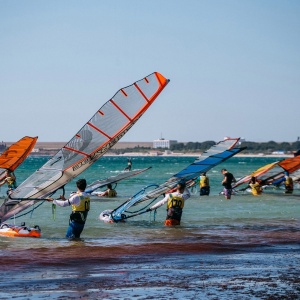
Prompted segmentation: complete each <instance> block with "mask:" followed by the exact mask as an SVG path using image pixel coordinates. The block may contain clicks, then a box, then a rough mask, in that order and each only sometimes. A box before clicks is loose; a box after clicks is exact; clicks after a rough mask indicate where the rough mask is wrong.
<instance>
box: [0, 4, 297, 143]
mask: <svg viewBox="0 0 300 300" xmlns="http://www.w3.org/2000/svg"><path fill="white" fill-rule="evenodd" d="M0 45H1V46H0V99H1V100H0V101H1V121H2V126H1V130H0V141H1V140H2V141H7V142H15V141H17V140H19V139H21V138H22V137H23V136H25V135H28V136H38V137H39V141H40V142H51V141H61V142H64V141H65V142H67V141H69V140H70V139H71V138H72V137H73V136H74V135H75V133H76V132H77V131H78V130H79V129H80V128H81V127H82V126H83V125H84V124H85V123H86V122H87V121H88V120H89V119H90V118H91V117H92V115H93V114H94V113H95V112H96V111H97V110H98V109H99V108H100V107H101V106H102V105H103V104H104V103H105V102H106V101H108V100H109V99H110V98H111V97H112V96H113V95H114V94H115V93H116V92H117V91H118V90H119V89H120V88H122V87H125V86H128V85H130V84H132V83H133V82H135V81H137V80H140V79H142V78H143V77H145V76H147V75H149V74H151V73H153V72H155V71H157V72H159V73H161V74H162V75H163V76H165V77H166V78H168V79H170V83H169V84H168V85H167V87H166V88H165V89H164V90H163V92H162V93H161V94H160V95H159V97H158V98H157V99H156V100H155V102H154V103H153V105H152V106H151V107H150V108H149V109H148V111H146V113H145V114H144V115H143V116H142V118H141V119H140V120H139V121H138V122H137V123H136V124H135V125H134V126H133V128H131V130H130V131H129V132H128V133H127V134H126V135H125V136H124V137H123V138H122V140H121V141H124V142H136V141H140V142H149V141H150V142H151V141H153V140H155V139H158V138H165V139H172V140H177V141H179V142H203V141H208V140H213V141H220V140H222V139H223V138H224V137H225V136H230V137H243V138H245V139H246V140H247V141H254V142H267V141H275V142H283V141H285V142H294V141H296V140H297V138H298V136H300V126H299V112H300V101H299V100H300V97H299V96H300V55H299V54H300V1H298V0H288V1H282V0H280V1H278V0H251V1H250V0H249V1H240V0H227V1H225V0H206V1H203V0H151V1H141V0H126V1H124V0H111V1H104V0H103V1H101V0H97V1H93V0H82V1H78V0H72V1H66V0H52V1H40V0H30V1H29V0H27V1H17V0H0Z"/></svg>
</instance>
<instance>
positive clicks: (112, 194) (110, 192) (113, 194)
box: [92, 183, 117, 198]
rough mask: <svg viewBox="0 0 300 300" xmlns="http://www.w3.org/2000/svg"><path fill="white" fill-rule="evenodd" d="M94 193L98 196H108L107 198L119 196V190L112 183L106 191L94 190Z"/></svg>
mask: <svg viewBox="0 0 300 300" xmlns="http://www.w3.org/2000/svg"><path fill="white" fill-rule="evenodd" d="M92 195H95V196H98V197H107V198H114V197H117V192H116V190H114V189H113V188H112V185H111V183H109V184H108V185H107V190H106V191H104V192H92Z"/></svg>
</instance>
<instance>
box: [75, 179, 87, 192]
mask: <svg viewBox="0 0 300 300" xmlns="http://www.w3.org/2000/svg"><path fill="white" fill-rule="evenodd" d="M76 186H77V188H78V189H79V190H80V191H84V190H85V188H86V180H85V179H79V180H77V181H76Z"/></svg>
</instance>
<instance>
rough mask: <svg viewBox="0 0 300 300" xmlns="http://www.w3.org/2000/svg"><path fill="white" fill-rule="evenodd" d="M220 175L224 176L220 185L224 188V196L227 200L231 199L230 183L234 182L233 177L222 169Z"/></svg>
mask: <svg viewBox="0 0 300 300" xmlns="http://www.w3.org/2000/svg"><path fill="white" fill-rule="evenodd" d="M221 173H222V174H223V175H224V178H223V180H222V185H223V186H224V191H223V192H224V195H225V198H226V199H227V200H230V199H231V195H232V185H231V184H232V183H233V182H236V180H235V178H234V176H233V175H232V174H231V173H229V172H228V171H227V170H226V169H222V170H221Z"/></svg>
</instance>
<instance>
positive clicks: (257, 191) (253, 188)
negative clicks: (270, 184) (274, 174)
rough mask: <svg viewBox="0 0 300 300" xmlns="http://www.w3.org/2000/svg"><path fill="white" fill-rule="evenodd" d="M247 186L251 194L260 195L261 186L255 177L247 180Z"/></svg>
mask: <svg viewBox="0 0 300 300" xmlns="http://www.w3.org/2000/svg"><path fill="white" fill-rule="evenodd" d="M249 187H250V188H251V192H252V195H254V196H258V195H261V193H262V191H263V190H262V187H261V186H260V184H259V183H258V182H257V180H256V178H255V177H252V178H251V180H250V182H249Z"/></svg>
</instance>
